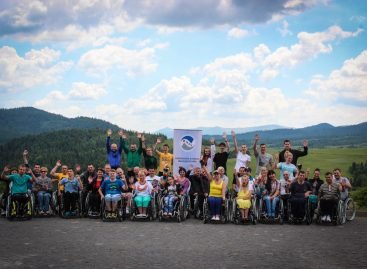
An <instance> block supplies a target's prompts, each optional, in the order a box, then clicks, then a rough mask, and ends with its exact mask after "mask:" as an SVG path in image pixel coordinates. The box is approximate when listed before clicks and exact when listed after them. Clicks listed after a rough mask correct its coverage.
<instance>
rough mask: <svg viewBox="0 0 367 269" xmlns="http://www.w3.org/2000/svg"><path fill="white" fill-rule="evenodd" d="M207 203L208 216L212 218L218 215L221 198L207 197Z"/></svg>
mask: <svg viewBox="0 0 367 269" xmlns="http://www.w3.org/2000/svg"><path fill="white" fill-rule="evenodd" d="M208 203H209V208H210V214H211V215H212V216H215V215H220V211H221V209H222V208H221V207H222V198H221V197H212V196H209V197H208Z"/></svg>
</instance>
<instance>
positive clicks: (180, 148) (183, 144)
mask: <svg viewBox="0 0 367 269" xmlns="http://www.w3.org/2000/svg"><path fill="white" fill-rule="evenodd" d="M201 142H202V130H182V129H174V130H173V156H174V159H173V174H174V175H176V174H178V169H179V167H180V166H182V167H184V168H185V169H186V170H187V169H188V168H189V167H190V165H192V166H193V167H200V166H201V165H200V156H201Z"/></svg>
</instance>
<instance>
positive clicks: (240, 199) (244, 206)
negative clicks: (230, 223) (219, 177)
mask: <svg viewBox="0 0 367 269" xmlns="http://www.w3.org/2000/svg"><path fill="white" fill-rule="evenodd" d="M237 186H238V194H237V198H236V202H237V205H238V208H239V210H240V214H241V220H242V221H247V220H248V213H249V209H250V207H251V195H252V191H251V190H250V188H249V176H248V175H244V176H242V177H241V178H239V179H238V181H237Z"/></svg>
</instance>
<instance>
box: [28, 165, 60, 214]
mask: <svg viewBox="0 0 367 269" xmlns="http://www.w3.org/2000/svg"><path fill="white" fill-rule="evenodd" d="M40 171H41V175H40V176H39V177H37V178H36V180H35V182H34V188H33V191H34V192H35V194H36V195H37V199H38V210H39V213H40V215H47V214H48V213H47V212H48V211H49V206H50V200H51V196H52V182H53V180H51V178H49V177H48V176H47V171H48V170H47V168H46V167H41V169H40ZM54 181H57V179H55V180H54Z"/></svg>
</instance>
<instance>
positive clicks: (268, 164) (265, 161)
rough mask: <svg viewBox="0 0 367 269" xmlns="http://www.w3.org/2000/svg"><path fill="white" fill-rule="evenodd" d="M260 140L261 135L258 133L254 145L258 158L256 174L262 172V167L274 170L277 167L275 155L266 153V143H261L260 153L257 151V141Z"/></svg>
mask: <svg viewBox="0 0 367 269" xmlns="http://www.w3.org/2000/svg"><path fill="white" fill-rule="evenodd" d="M259 140H260V136H259V135H258V134H256V135H255V142H254V146H253V150H254V155H255V158H256V175H259V174H260V169H261V167H265V168H266V169H268V171H269V170H272V169H274V168H275V165H274V160H273V156H272V155H271V154H269V153H266V145H265V144H263V143H262V144H260V153H259V152H258V151H257V142H258V141H259Z"/></svg>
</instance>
